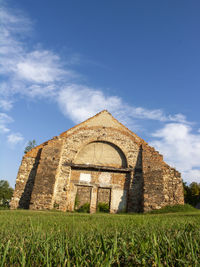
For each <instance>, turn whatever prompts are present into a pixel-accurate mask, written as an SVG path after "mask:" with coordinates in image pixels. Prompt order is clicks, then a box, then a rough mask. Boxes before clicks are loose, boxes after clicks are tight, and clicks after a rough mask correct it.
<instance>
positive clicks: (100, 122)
mask: <svg viewBox="0 0 200 267" xmlns="http://www.w3.org/2000/svg"><path fill="white" fill-rule="evenodd" d="M82 127H109V128H115V129H122V128H123V130H124V131H126V132H128V133H129V134H131V135H133V136H135V138H136V139H141V138H139V137H138V136H137V135H136V134H135V133H133V132H132V131H130V130H129V129H128V128H127V127H126V126H124V125H123V124H122V123H120V122H119V121H118V120H117V119H115V118H114V117H113V115H112V114H111V113H110V112H109V111H108V110H106V109H104V110H102V111H100V112H99V113H97V114H96V115H94V116H93V117H90V118H89V119H87V120H85V121H83V122H81V123H80V124H78V125H76V126H74V127H72V128H71V129H69V130H68V131H66V132H64V133H62V134H61V135H60V136H68V135H69V134H72V133H73V132H74V131H76V130H78V129H79V128H82Z"/></svg>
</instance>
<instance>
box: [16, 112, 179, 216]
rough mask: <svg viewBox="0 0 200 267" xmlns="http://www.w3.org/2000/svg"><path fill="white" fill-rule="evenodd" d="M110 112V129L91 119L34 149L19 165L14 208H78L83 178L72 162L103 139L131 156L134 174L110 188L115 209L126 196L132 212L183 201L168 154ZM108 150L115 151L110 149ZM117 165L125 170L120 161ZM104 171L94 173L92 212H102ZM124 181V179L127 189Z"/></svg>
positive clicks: (129, 164) (116, 175)
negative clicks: (166, 158)
mask: <svg viewBox="0 0 200 267" xmlns="http://www.w3.org/2000/svg"><path fill="white" fill-rule="evenodd" d="M106 116H107V115H106V112H104V113H103V115H102V118H103V119H105V123H107V124H105V125H106V127H102V121H101V120H98V118H97V117H96V119H95V120H90V121H89V123H88V125H86V127H84V124H83V125H81V124H80V125H78V127H77V129H76V128H72V129H70V130H69V131H68V132H65V133H63V134H61V135H60V136H59V137H57V138H54V139H52V140H50V141H47V142H45V143H44V144H42V145H40V146H38V147H36V148H34V149H32V150H31V151H30V152H28V153H27V154H26V155H25V156H24V158H23V160H22V163H21V166H20V168H19V172H18V176H17V180H16V187H15V191H14V196H13V198H12V201H11V208H12V209H15V208H18V207H21V208H30V209H52V208H54V207H56V208H58V209H59V210H62V211H66V210H70V211H72V210H73V209H74V202H75V196H76V192H77V183H79V182H80V181H79V180H77V181H78V182H77V181H76V182H74V179H75V177H76V176H77V177H78V179H79V178H80V173H79V171H76V170H72V169H71V167H70V163H76V159H77V157H78V155H80V154H79V153H80V151H83V150H82V149H83V148H84V147H86V145H88V144H90V143H92V142H97V141H98V142H107V143H111V144H114V145H115V146H116V147H118V148H119V150H121V151H122V152H123V154H124V155H125V158H126V161H127V162H126V166H127V167H128V168H129V169H130V172H129V173H126V174H123V173H122V174H123V175H120V173H116V174H112V177H116V179H117V180H115V182H112V183H113V184H110V185H109V186H107V185H106V186H104V187H108V188H110V189H111V200H110V201H111V202H110V205H111V212H117V208H116V207H117V205H118V204H117V203H118V202H119V199H120V198H121V199H122V204H123V203H125V202H124V199H125V198H126V199H127V211H128V212H143V211H148V210H151V209H159V208H161V207H163V206H165V205H174V204H183V203H184V199H183V185H182V180H181V176H180V173H179V172H177V171H176V170H175V169H173V168H171V167H170V166H168V165H167V164H166V163H165V162H164V161H163V157H162V155H160V154H159V153H158V152H157V151H155V149H154V148H152V147H150V146H149V145H148V144H147V143H146V142H145V141H144V140H142V139H141V138H139V137H138V136H137V135H135V134H134V133H131V132H130V130H128V129H126V128H125V127H124V126H123V125H120V123H117V122H116V121H114V120H113V124H112V123H109V121H107V117H106ZM98 123H99V125H98ZM109 125H110V126H111V127H109ZM116 125H117V126H116ZM112 126H113V127H114V128H113V127H112ZM91 147H92V146H91ZM106 147H107V145H105V148H106ZM91 149H94V148H93V147H92V148H91ZM106 149H107V148H106ZM108 149H109V150H108V151H111V150H110V148H109V147H108ZM87 151H89V150H87ZM105 151H106V150H105ZM88 153H89V152H88ZM109 153H110V152H109ZM116 155H117V154H116ZM83 161H84V160H83ZM78 162H79V161H78ZM83 163H84V162H83ZM85 164H87V162H85ZM113 167H116V168H120V167H119V164H118V165H116V166H113ZM95 175H96V176H95ZM98 175H101V174H100V173H98ZM98 175H97V174H95V172H93V177H96V178H94V179H96V180H95V186H93V184H92V183H91V184H90V185H89V184H88V185H89V186H91V202H90V211H91V212H95V210H96V204H97V201H98V188H99V187H102V186H101V185H100V184H99V182H98V181H99V180H98V179H99V178H98V177H99V176H98ZM104 175H105V174H104ZM97 176H98V177H97ZM113 179H114V178H113ZM120 179H123V184H121V187H120ZM75 180H76V179H75ZM113 181H114V180H113ZM80 185H81V184H80ZM85 185H87V184H85Z"/></svg>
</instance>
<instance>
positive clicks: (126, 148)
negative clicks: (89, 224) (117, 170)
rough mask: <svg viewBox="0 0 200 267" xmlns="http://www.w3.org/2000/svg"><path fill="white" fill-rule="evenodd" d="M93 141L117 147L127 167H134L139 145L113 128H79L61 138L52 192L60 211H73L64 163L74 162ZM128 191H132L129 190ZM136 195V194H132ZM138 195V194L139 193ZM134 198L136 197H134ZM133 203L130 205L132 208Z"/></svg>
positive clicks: (129, 136)
mask: <svg viewBox="0 0 200 267" xmlns="http://www.w3.org/2000/svg"><path fill="white" fill-rule="evenodd" d="M94 141H106V142H110V143H113V144H115V145H116V146H118V147H119V148H120V149H121V150H122V151H123V153H124V154H125V156H126V159H127V164H128V166H129V167H133V168H134V167H135V166H136V163H137V159H138V153H139V150H140V144H139V143H138V142H137V141H136V140H135V138H134V136H131V135H130V134H128V133H127V132H125V131H120V130H118V129H113V128H109V127H106V128H103V127H90V128H89V127H86V128H84V127H83V128H79V129H78V131H74V132H73V134H71V135H68V136H67V138H65V137H64V138H63V149H62V153H61V159H60V164H59V171H58V175H57V178H56V185H55V186H56V190H55V191H54V202H55V203H56V204H57V205H59V208H60V209H61V210H73V206H74V201H73V199H74V196H72V195H71V194H72V192H73V190H72V185H71V184H70V177H71V168H70V167H69V166H66V165H65V163H66V162H74V159H75V158H76V156H77V155H78V153H79V151H81V149H82V148H83V147H84V146H85V145H86V144H88V143H91V142H94ZM130 190H132V189H131V188H130ZM134 193H135V194H138V192H134ZM139 194H140V193H139ZM135 198H136V197H135ZM133 205H134V203H133V204H132V205H130V208H129V209H130V210H131V207H133Z"/></svg>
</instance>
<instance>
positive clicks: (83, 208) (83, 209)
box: [77, 203, 90, 213]
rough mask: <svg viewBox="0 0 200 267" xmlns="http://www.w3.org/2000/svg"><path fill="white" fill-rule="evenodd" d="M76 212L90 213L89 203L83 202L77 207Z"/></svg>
mask: <svg viewBox="0 0 200 267" xmlns="http://www.w3.org/2000/svg"><path fill="white" fill-rule="evenodd" d="M77 211H78V212H84V213H90V203H85V204H83V205H82V206H81V207H80V208H79V209H77Z"/></svg>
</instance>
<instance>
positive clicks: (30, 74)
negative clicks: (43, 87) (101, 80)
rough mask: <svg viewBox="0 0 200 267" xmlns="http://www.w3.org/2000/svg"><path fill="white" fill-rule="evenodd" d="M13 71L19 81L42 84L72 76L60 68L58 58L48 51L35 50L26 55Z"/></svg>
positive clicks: (69, 72)
mask: <svg viewBox="0 0 200 267" xmlns="http://www.w3.org/2000/svg"><path fill="white" fill-rule="evenodd" d="M14 71H15V74H16V75H17V76H18V78H20V79H24V80H27V81H29V82H33V83H42V84H46V83H52V82H55V81H60V80H62V79H66V78H67V77H71V76H73V74H72V72H71V71H66V70H64V69H63V68H62V64H61V60H60V58H59V56H58V55H56V54H54V53H53V52H51V51H48V50H36V51H33V52H31V53H28V54H26V55H25V56H24V58H23V59H22V60H21V61H19V62H17V65H16V69H15V70H14Z"/></svg>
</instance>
